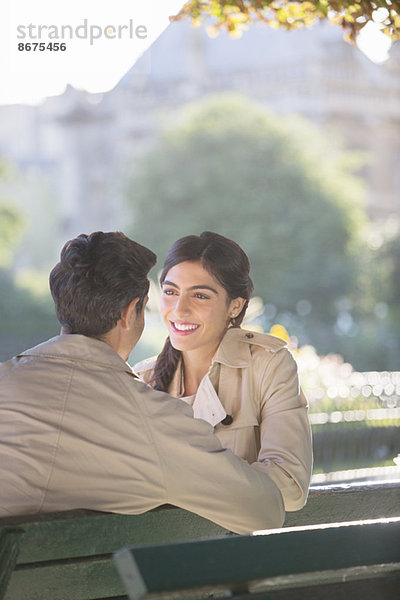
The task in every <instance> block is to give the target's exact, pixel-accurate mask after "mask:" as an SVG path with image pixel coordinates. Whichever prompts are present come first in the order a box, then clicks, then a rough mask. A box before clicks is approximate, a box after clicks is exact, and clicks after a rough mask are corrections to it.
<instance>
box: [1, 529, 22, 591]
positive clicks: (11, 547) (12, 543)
mask: <svg viewBox="0 0 400 600" xmlns="http://www.w3.org/2000/svg"><path fill="white" fill-rule="evenodd" d="M23 536H24V531H23V530H22V529H15V528H14V529H12V528H9V529H8V528H5V529H3V530H2V531H0V598H2V597H3V596H4V593H5V591H6V589H7V586H8V582H9V580H10V578H11V574H12V572H13V570H14V567H15V565H16V562H17V558H18V554H19V551H20V548H21V542H22V538H23Z"/></svg>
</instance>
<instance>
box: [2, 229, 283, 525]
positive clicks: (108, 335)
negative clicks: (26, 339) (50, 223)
mask: <svg viewBox="0 0 400 600" xmlns="http://www.w3.org/2000/svg"><path fill="white" fill-rule="evenodd" d="M155 261H156V257H155V255H154V254H153V253H152V252H151V251H150V250H148V249H147V248H144V247H143V246H141V245H139V244H137V243H135V242H133V241H132V240H130V239H129V238H127V237H126V236H125V235H123V234H122V233H103V232H96V233H92V234H91V235H84V234H82V235H80V236H78V237H77V238H75V239H73V240H71V241H69V242H67V243H66V245H65V246H64V248H63V250H62V252H61V259H60V262H59V263H58V264H57V265H56V266H55V267H54V269H53V270H52V272H51V274H50V289H51V293H52V296H53V299H54V302H55V307H56V313H57V317H58V319H59V321H60V323H61V325H62V335H60V336H57V337H55V338H53V339H51V340H48V341H47V342H44V343H42V344H40V345H39V346H36V347H35V348H32V349H31V350H27V351H26V352H23V353H22V354H20V355H18V356H16V357H15V358H13V359H11V360H9V361H8V362H6V363H3V364H2V365H0V482H1V483H0V515H1V516H6V515H18V514H29V513H38V512H51V511H56V510H68V509H74V508H88V509H93V510H101V511H111V512H119V513H131V514H137V513H142V512H145V511H147V510H150V509H152V508H154V507H156V506H159V505H162V504H166V503H169V504H174V505H176V506H180V507H182V508H185V509H187V510H190V511H193V512H195V513H198V514H199V515H201V516H203V517H206V518H208V519H211V520H212V521H215V522H216V523H218V524H219V525H222V526H223V527H225V528H227V529H230V530H232V531H235V532H237V533H248V532H250V531H253V530H256V529H264V528H269V527H279V526H281V525H282V522H283V519H284V510H283V504H282V498H281V495H280V492H279V490H278V488H277V487H276V485H275V483H273V481H272V480H271V479H269V477H268V476H267V475H266V474H265V473H261V472H260V471H258V470H256V469H255V468H253V467H251V466H250V465H249V464H248V463H247V462H245V461H244V460H242V459H240V458H237V457H236V456H234V455H233V454H232V453H231V451H230V450H227V449H223V448H222V447H221V445H220V442H219V441H218V439H217V438H216V437H215V436H214V434H213V433H212V427H211V426H210V425H209V424H207V423H206V422H205V421H202V420H199V419H193V416H192V409H191V408H190V407H189V406H188V405H187V404H185V403H184V402H182V401H181V400H179V399H176V398H172V397H171V396H168V395H167V394H164V393H161V392H156V391H153V390H152V389H151V388H150V387H148V386H147V385H146V384H144V383H142V382H140V381H139V380H138V379H137V377H136V376H135V374H134V373H133V371H132V369H131V368H130V366H129V365H128V364H127V362H126V361H127V359H128V356H129V354H130V352H131V350H132V349H133V347H134V346H135V344H136V343H137V341H138V340H139V338H140V335H141V333H142V331H143V326H144V308H145V304H146V301H147V293H148V288H149V281H148V279H147V274H148V272H149V270H150V268H151V267H152V266H153V265H154V264H155Z"/></svg>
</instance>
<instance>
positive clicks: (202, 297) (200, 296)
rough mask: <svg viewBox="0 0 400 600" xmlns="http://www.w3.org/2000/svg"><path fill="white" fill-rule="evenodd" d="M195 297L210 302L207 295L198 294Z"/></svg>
mask: <svg viewBox="0 0 400 600" xmlns="http://www.w3.org/2000/svg"><path fill="white" fill-rule="evenodd" d="M195 297H196V298H200V300H208V299H209V296H206V295H205V294H202V293H201V292H196V294H195Z"/></svg>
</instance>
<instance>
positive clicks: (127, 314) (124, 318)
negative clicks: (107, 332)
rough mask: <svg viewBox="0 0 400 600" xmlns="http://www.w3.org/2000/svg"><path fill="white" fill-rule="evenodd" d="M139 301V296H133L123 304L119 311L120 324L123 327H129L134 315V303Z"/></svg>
mask: <svg viewBox="0 0 400 600" xmlns="http://www.w3.org/2000/svg"><path fill="white" fill-rule="evenodd" d="M138 302H139V298H134V299H133V300H131V302H129V304H127V306H125V308H124V309H123V310H122V312H121V326H122V328H123V329H130V327H131V325H132V323H133V322H134V320H135V316H136V304H137V303H138Z"/></svg>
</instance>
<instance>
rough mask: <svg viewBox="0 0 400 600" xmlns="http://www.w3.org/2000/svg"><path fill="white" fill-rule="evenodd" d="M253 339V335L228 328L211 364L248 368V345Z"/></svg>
mask: <svg viewBox="0 0 400 600" xmlns="http://www.w3.org/2000/svg"><path fill="white" fill-rule="evenodd" d="M253 337H254V334H253V333H251V332H249V331H246V330H244V329H240V328H238V327H231V328H229V329H228V331H227V332H226V333H225V335H224V337H223V339H222V342H221V343H220V345H219V348H218V350H217V352H216V353H215V356H214V358H213V360H212V362H213V363H221V364H222V365H226V366H227V367H234V368H243V367H248V365H249V364H250V361H251V352H250V343H251V341H252V339H253Z"/></svg>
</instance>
